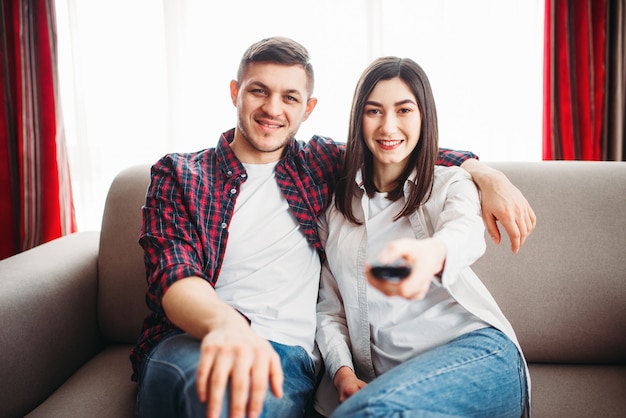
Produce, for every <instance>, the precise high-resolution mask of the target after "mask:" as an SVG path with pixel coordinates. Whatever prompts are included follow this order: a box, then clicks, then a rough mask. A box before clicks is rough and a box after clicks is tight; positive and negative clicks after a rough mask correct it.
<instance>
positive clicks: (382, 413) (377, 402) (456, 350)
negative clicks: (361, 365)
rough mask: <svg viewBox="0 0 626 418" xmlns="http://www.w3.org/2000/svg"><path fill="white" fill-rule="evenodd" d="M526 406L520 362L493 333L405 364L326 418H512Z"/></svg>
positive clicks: (466, 337) (463, 339) (472, 337)
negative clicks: (329, 417)
mask: <svg viewBox="0 0 626 418" xmlns="http://www.w3.org/2000/svg"><path fill="white" fill-rule="evenodd" d="M526 401H527V387H526V377H525V367H524V362H523V361H522V359H521V356H520V355H519V352H518V350H517V347H516V346H515V344H513V342H512V341H511V340H509V339H508V338H507V337H506V336H505V335H504V334H503V333H502V332H500V331H498V330H496V329H494V328H484V329H479V330H476V331H473V332H470V333H468V334H465V335H462V336H461V337H458V338H456V339H454V340H453V341H451V342H449V343H447V344H445V345H443V346H440V347H437V348H435V349H433V350H431V351H428V352H426V353H424V354H422V355H419V356H417V357H415V358H412V359H411V360H409V361H406V362H404V363H402V364H400V365H398V366H396V367H394V368H393V369H391V370H389V371H388V372H386V373H384V374H382V375H380V376H379V377H377V378H376V379H374V380H373V381H372V382H370V383H369V384H368V385H367V386H365V387H364V388H363V389H361V390H360V391H358V392H357V393H355V394H354V395H352V396H351V397H350V398H348V399H347V400H346V401H345V402H343V403H342V404H341V405H339V407H338V408H337V409H336V410H335V411H334V413H333V414H332V415H331V417H341V418H348V417H359V418H367V417H398V418H400V417H402V418H409V417H411V418H418V417H429V418H435V417H441V418H443V417H489V418H495V417H516V418H519V417H520V416H521V415H522V411H523V409H524V405H525V403H526Z"/></svg>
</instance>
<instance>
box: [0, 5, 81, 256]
mask: <svg viewBox="0 0 626 418" xmlns="http://www.w3.org/2000/svg"><path fill="white" fill-rule="evenodd" d="M1 1H2V3H1V4H0V65H1V68H0V97H1V100H0V190H1V194H2V199H1V201H0V233H1V234H2V238H1V239H0V259H1V258H5V257H8V256H10V255H13V254H16V253H18V252H20V251H24V250H26V249H29V248H32V247H34V246H36V245H39V244H41V243H43V242H46V241H50V240H52V239H54V238H58V237H60V236H62V235H65V234H67V233H71V232H75V231H76V222H75V217H74V209H73V205H72V196H71V187H70V179H69V166H68V162H67V153H66V147H65V139H64V136H63V129H62V127H63V124H62V122H61V117H60V116H61V113H60V108H59V103H58V94H57V91H58V89H57V80H58V79H57V64H56V59H57V53H56V27H55V16H54V0H1Z"/></svg>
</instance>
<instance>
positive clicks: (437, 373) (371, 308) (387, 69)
mask: <svg viewBox="0 0 626 418" xmlns="http://www.w3.org/2000/svg"><path fill="white" fill-rule="evenodd" d="M437 150H438V131H437V114H436V109H435V103H434V99H433V95H432V91H431V88H430V83H429V81H428V78H427V77H426V74H425V73H424V71H423V70H422V69H421V67H420V66H419V65H418V64H416V63H415V62H414V61H412V60H410V59H406V58H405V59H401V58H395V57H385V58H380V59H378V60H376V61H374V62H373V63H372V64H371V65H370V66H369V67H368V68H367V69H366V70H365V72H364V73H363V75H362V76H361V79H360V81H359V83H358V84H357V87H356V91H355V94H354V99H353V104H352V111H351V116H350V127H349V133H348V144H347V153H346V160H345V163H344V168H343V177H342V180H341V181H340V183H339V184H338V186H337V190H336V195H335V202H334V205H332V206H331V207H330V208H329V209H328V211H327V213H326V218H325V219H323V220H322V221H321V222H320V234H321V236H322V237H324V239H325V248H326V254H327V264H326V266H325V267H324V271H323V273H322V282H321V288H320V296H319V302H318V331H317V336H316V340H317V343H318V345H319V347H320V351H321V353H322V355H323V358H324V362H325V365H326V370H327V373H328V374H329V377H330V378H331V380H332V382H333V383H334V386H335V388H336V389H337V393H338V396H339V401H340V402H341V404H340V405H339V407H338V408H337V409H336V410H335V412H334V414H333V415H332V416H333V417H335V416H336V417H342V418H344V417H364V416H367V417H370V416H379V417H390V416H402V417H407V416H411V417H421V416H428V417H436V416H442V417H443V416H446V417H449V416H477V417H519V416H522V415H527V414H528V410H529V408H528V402H529V400H528V393H529V383H530V381H529V380H528V378H527V376H528V373H527V369H526V363H525V360H524V358H523V355H522V352H521V349H520V347H519V343H518V342H517V338H516V336H515V333H514V331H513V329H512V327H511V325H510V323H509V322H508V321H507V319H506V318H505V317H504V315H503V314H502V312H501V310H500V309H499V308H498V305H497V304H496V302H495V300H494V299H493V298H492V296H491V295H490V294H489V292H488V290H487V289H486V287H485V286H484V285H483V284H482V283H481V281H480V280H479V279H478V277H477V276H476V275H475V274H474V273H473V272H472V270H471V269H470V265H471V264H472V263H474V262H475V261H476V260H477V259H478V258H479V257H480V256H481V255H482V254H483V253H484V251H485V242H484V224H483V221H482V218H481V215H480V201H479V196H478V192H477V189H476V187H475V185H474V183H473V182H472V180H471V178H470V176H469V175H468V174H467V173H466V172H465V171H464V170H462V169H460V168H457V167H440V166H435V161H436V157H437ZM397 261H400V262H402V263H404V264H406V265H407V266H408V267H410V268H411V272H410V275H409V276H408V277H407V278H405V279H404V280H400V282H389V281H385V280H381V279H377V278H376V277H374V276H373V275H372V271H371V265H372V263H374V262H376V263H392V262H397ZM322 409H324V408H322Z"/></svg>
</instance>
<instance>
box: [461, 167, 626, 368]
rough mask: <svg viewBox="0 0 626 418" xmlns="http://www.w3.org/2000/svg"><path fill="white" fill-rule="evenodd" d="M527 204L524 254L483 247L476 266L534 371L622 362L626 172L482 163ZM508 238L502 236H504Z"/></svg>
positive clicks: (504, 246) (505, 246) (625, 355)
mask: <svg viewBox="0 0 626 418" xmlns="http://www.w3.org/2000/svg"><path fill="white" fill-rule="evenodd" d="M488 164H489V165H491V166H493V167H495V168H498V169H500V170H502V171H503V172H504V173H505V174H506V175H507V176H508V177H509V179H510V180H511V181H512V182H513V183H514V184H515V185H517V186H518V187H519V188H520V190H521V191H522V192H523V193H524V195H525V196H526V197H527V199H528V200H529V202H530V203H531V205H532V206H533V208H534V210H535V212H536V214H537V219H538V220H537V227H536V229H535V232H534V233H533V234H532V235H531V236H530V237H529V238H528V240H527V242H526V244H525V245H524V246H523V247H522V249H521V251H520V252H519V253H518V254H517V255H515V254H513V253H512V252H511V250H510V246H509V241H508V237H506V238H504V239H503V242H502V243H501V244H500V245H499V246H495V245H493V244H491V240H489V239H488V241H489V242H488V250H487V254H486V255H485V256H483V258H481V259H480V260H479V261H478V262H477V263H476V265H475V269H474V270H475V271H476V273H477V274H478V275H479V276H480V277H481V279H482V280H483V281H484V282H485V284H486V285H487V286H488V287H489V289H490V290H491V292H492V293H493V295H494V297H495V298H496V299H497V300H498V303H499V304H500V306H501V308H502V309H503V311H504V312H505V314H506V315H507V317H508V318H509V320H510V321H511V322H512V324H513V326H514V328H515V330H516V333H517V335H518V337H519V339H520V343H521V345H522V348H523V349H524V352H525V354H526V357H527V359H528V360H529V361H531V362H555V363H622V364H624V363H626V332H624V330H626V255H625V254H626V251H625V249H626V210H625V208H626V193H624V192H625V191H626V164H625V163H617V162H580V161H577V162H574V161H549V162H548V161H543V162H534V163H511V162H507V163H488ZM503 235H506V234H503Z"/></svg>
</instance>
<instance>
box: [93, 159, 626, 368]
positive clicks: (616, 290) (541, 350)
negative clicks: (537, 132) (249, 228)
mask: <svg viewBox="0 0 626 418" xmlns="http://www.w3.org/2000/svg"><path fill="white" fill-rule="evenodd" d="M489 164H490V165H491V166H493V167H495V168H498V169H500V170H501V171H503V172H504V173H505V174H506V175H507V176H508V177H509V179H510V180H511V181H512V182H513V183H514V184H515V185H516V186H517V187H519V188H520V190H521V191H522V192H523V193H524V195H525V196H526V198H527V199H528V200H529V202H530V203H531V205H532V206H533V208H534V210H535V212H536V214H537V217H538V222H537V228H536V230H535V232H534V233H533V234H532V235H531V236H530V237H529V239H528V240H527V242H526V244H525V245H524V246H523V247H522V249H521V251H520V253H519V254H517V255H515V254H513V253H512V252H511V250H510V246H509V241H508V237H507V236H506V234H504V233H503V242H502V243H501V244H500V245H499V246H495V245H493V244H492V243H491V241H490V240H489V239H488V240H487V244H488V249H487V253H486V254H485V256H483V258H481V259H480V260H479V261H478V262H477V263H476V264H475V266H474V269H475V271H476V272H477V273H478V275H479V276H480V277H481V279H482V280H483V281H484V282H485V284H486V285H487V286H488V287H489V289H490V290H491V292H492V293H493V295H494V296H495V297H496V299H497V300H498V303H499V304H500V306H501V307H502V309H503V311H504V312H505V314H506V315H507V317H508V318H509V319H510V321H511V322H512V324H513V326H514V328H515V330H516V332H517V335H518V337H519V340H520V342H521V345H522V347H523V349H524V352H525V354H526V356H527V358H528V360H529V361H532V362H557V363H559V362H560V363H567V362H572V363H585V362H589V363H602V362H609V363H611V362H612V363H616V362H618V363H626V332H625V330H626V163H610V162H602V163H598V162H564V161H551V162H545V161H544V162H519V163H516V162H513V163H511V162H506V163H500V162H498V163H496V162H494V163H489ZM149 171H150V167H149V166H148V165H143V166H136V167H132V168H129V169H127V170H124V171H123V172H121V173H120V174H119V175H118V176H117V177H116V179H115V180H114V181H113V184H112V185H111V189H110V191H109V195H108V197H107V202H106V207H105V211H104V218H103V223H102V233H101V242H100V260H99V277H100V283H99V291H100V294H99V314H100V325H101V328H102V331H103V333H104V335H105V337H106V338H107V339H108V340H110V341H118V342H126V343H133V342H135V341H136V338H137V335H138V333H139V329H140V326H141V322H142V320H143V318H144V316H145V315H146V313H147V308H146V305H145V296H144V295H145V289H146V282H145V272H144V267H143V253H142V250H141V247H140V246H139V244H138V243H137V239H138V235H139V230H140V227H141V206H142V205H143V203H144V198H145V192H146V188H147V186H148V183H149V176H150V172H149Z"/></svg>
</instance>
